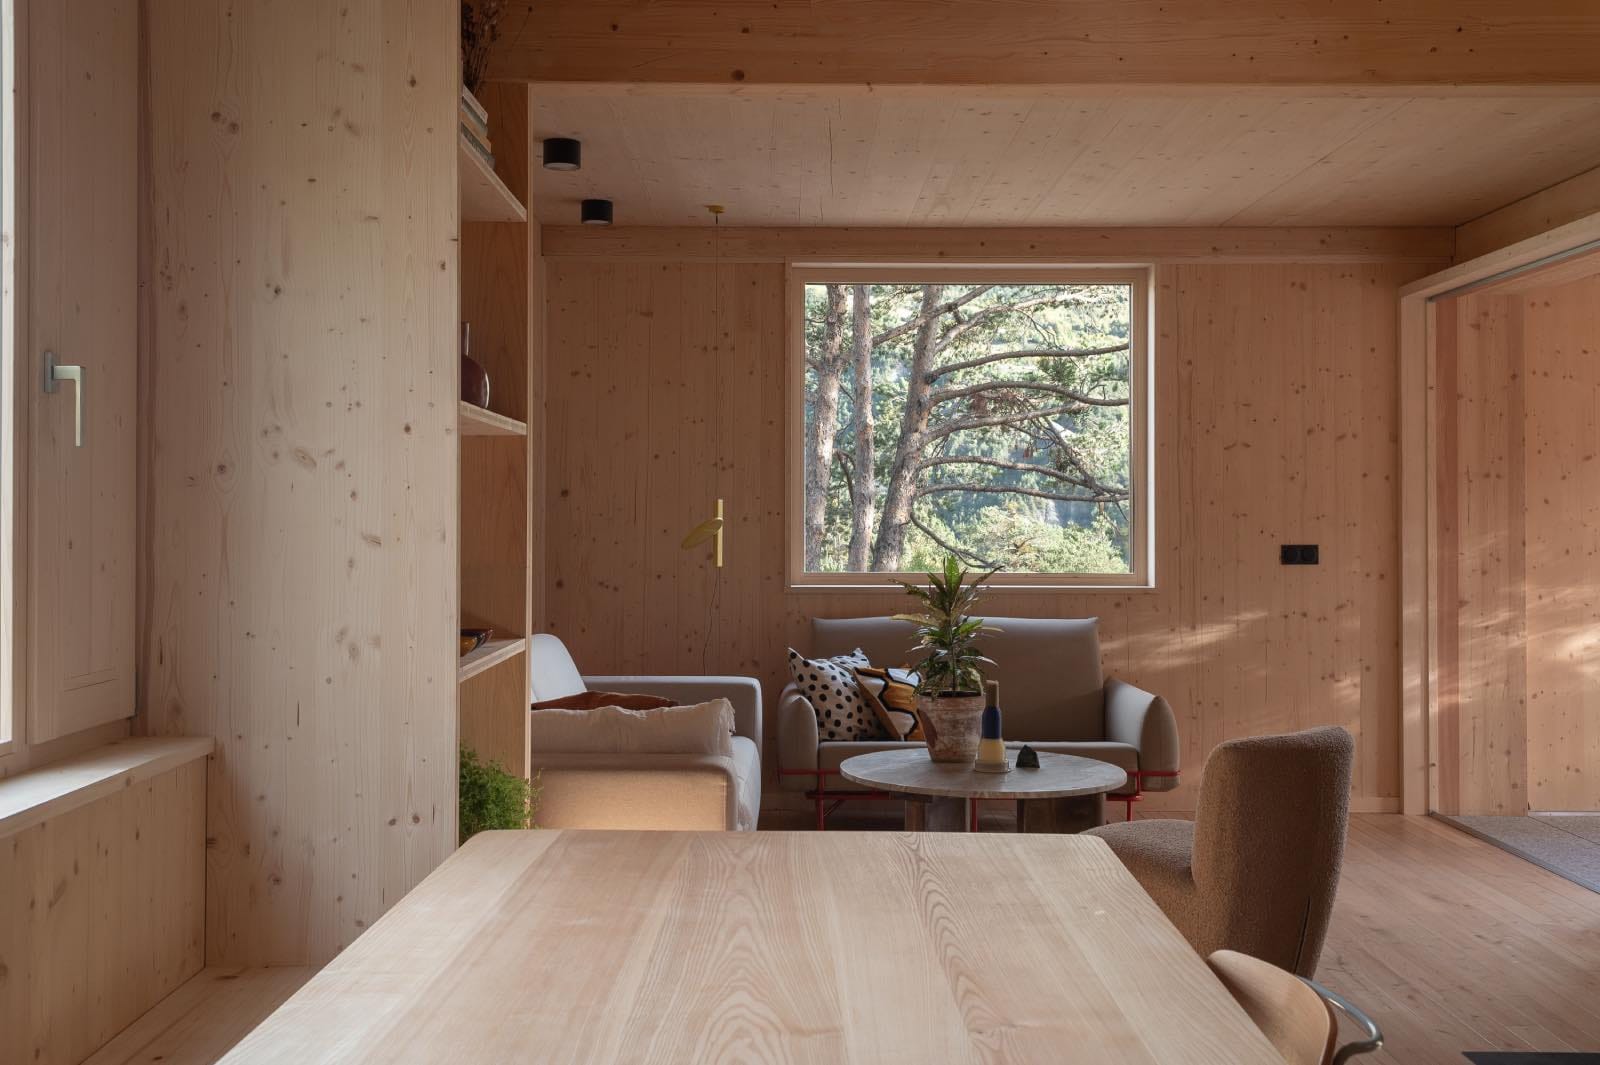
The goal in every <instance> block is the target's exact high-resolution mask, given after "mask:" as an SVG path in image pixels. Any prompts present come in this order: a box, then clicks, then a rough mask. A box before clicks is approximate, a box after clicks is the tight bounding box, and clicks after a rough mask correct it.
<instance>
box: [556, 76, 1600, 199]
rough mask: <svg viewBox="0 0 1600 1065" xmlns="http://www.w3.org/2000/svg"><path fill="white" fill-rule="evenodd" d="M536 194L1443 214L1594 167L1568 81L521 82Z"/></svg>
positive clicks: (1593, 116)
mask: <svg viewBox="0 0 1600 1065" xmlns="http://www.w3.org/2000/svg"><path fill="white" fill-rule="evenodd" d="M534 92H535V115H534V129H535V132H536V134H537V135H539V136H571V137H577V138H579V139H581V140H582V141H583V146H584V147H583V150H584V165H583V169H582V170H581V171H579V172H577V173H569V174H560V173H552V172H544V171H541V172H540V173H539V174H538V176H537V179H536V182H535V191H534V203H535V208H536V211H537V213H538V215H539V217H540V218H541V220H543V221H544V222H546V223H556V224H561V223H565V222H568V221H575V220H576V217H577V201H578V200H579V199H580V198H583V197H586V196H603V197H607V198H610V199H613V200H615V201H616V216H617V221H618V223H619V224H633V225H695V224H709V222H710V216H709V214H708V213H707V211H706V210H705V205H707V204H712V203H717V204H723V205H725V206H726V207H727V214H726V215H725V216H724V219H723V224H725V225H772V226H779V225H829V226H1124V225H1145V226H1156V225H1184V226H1213V225H1240V226H1245V225H1250V226H1277V225H1296V226H1299V225H1306V226H1344V225H1369V226H1370V225H1429V226H1433V225H1457V224H1460V223H1462V222H1466V221H1468V220H1470V219H1473V218H1476V217H1478V216H1479V215H1482V214H1484V213H1485V212H1488V211H1491V210H1493V209H1495V208H1497V207H1500V206H1502V205H1504V204H1507V203H1510V202H1511V201H1514V200H1517V199H1519V198H1521V197H1523V196H1526V195H1528V194H1530V193H1533V192H1536V191H1538V190H1540V189H1542V188H1545V187H1547V186H1549V185H1552V184H1555V183H1556V182H1559V181H1562V180H1564V179H1566V178H1569V177H1571V176H1573V175H1574V174H1578V173H1581V172H1583V171H1586V170H1589V169H1592V168H1594V167H1597V166H1600V90H1596V91H1595V92H1593V93H1589V94H1575V93H1572V92H1571V91H1570V90H1569V91H1568V92H1564V93H1560V94H1537V93H1535V94H1521V95H1516V94H1509V93H1508V94H1506V95H1503V96H1502V95H1498V94H1496V95H1472V94H1429V93H1419V94H1401V93H1378V94H1357V95H1348V94H1343V93H1338V92H1323V93H1293V94H1268V93H1263V92H1261V91H1259V90H1253V91H1239V92H1201V93H1187V94H1148V93H1142V94H1136V95H1131V96H1130V95H1113V94H1110V93H1106V92H1094V93H1083V94H1075V93H1072V92H1067V91H1062V90H1050V89H1045V88H1040V89H1033V90H1029V89H1016V88H1012V89H989V90H983V91H979V90H969V89H960V88H949V87H947V88H930V87H920V88H905V89H901V90H887V91H862V90H860V89H855V88H851V87H813V88H803V87H793V86H791V87H786V88H760V89H747V90H745V91H742V92H733V93H729V92H725V91H719V92H712V91H696V90H691V89H684V88H682V87H678V88H663V87H648V86H637V85H636V86H629V87H618V86H605V87H602V86H584V87H577V86H573V85H570V84H567V85H554V84H546V85H536V86H535V89H534Z"/></svg>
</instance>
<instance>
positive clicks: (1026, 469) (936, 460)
mask: <svg viewBox="0 0 1600 1065" xmlns="http://www.w3.org/2000/svg"><path fill="white" fill-rule="evenodd" d="M954 465H961V466H988V467H990V468H992V469H997V470H1015V471H1017V472H1018V473H1037V474H1039V475H1040V476H1041V477H1049V478H1052V479H1054V480H1057V481H1064V482H1066V483H1067V484H1071V485H1077V486H1078V487H1079V488H1087V489H1088V490H1089V491H1091V492H1099V493H1101V494H1115V493H1118V492H1121V493H1122V494H1123V495H1124V496H1126V495H1127V489H1125V488H1122V487H1120V486H1118V485H1114V484H1106V483H1105V482H1103V481H1098V480H1095V479H1094V478H1093V477H1089V475H1088V474H1087V473H1084V471H1083V470H1082V468H1081V467H1080V469H1079V472H1080V473H1084V477H1085V478H1087V479H1082V478H1078V477H1074V476H1072V475H1071V474H1070V473H1064V472H1062V471H1061V470H1058V469H1055V468H1054V467H1052V466H1039V465H1036V464H1032V463H1027V462H1007V461H1006V460H1005V459H990V458H983V457H981V456H978V455H935V456H934V457H933V458H928V459H923V460H922V463H921V465H920V466H919V467H918V469H923V470H926V469H931V468H933V467H934V466H954Z"/></svg>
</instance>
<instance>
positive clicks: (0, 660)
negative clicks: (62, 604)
mask: <svg viewBox="0 0 1600 1065" xmlns="http://www.w3.org/2000/svg"><path fill="white" fill-rule="evenodd" d="M0 22H3V23H4V33H3V35H0V40H3V44H4V47H0V107H3V108H4V109H5V114H4V115H3V116H0V130H3V134H0V233H3V234H4V239H3V240H0V435H3V439H0V515H3V516H4V518H5V520H4V521H0V766H3V764H4V762H5V760H6V759H7V758H8V756H10V755H11V754H13V753H14V752H16V751H17V750H18V748H19V746H20V745H21V744H22V743H23V742H24V732H25V724H24V719H25V717H26V715H25V714H23V713H21V712H20V710H21V708H22V706H23V700H22V693H23V692H24V691H26V688H25V686H24V685H25V682H26V678H25V677H24V676H23V675H22V666H23V663H24V662H25V661H26V658H27V656H26V655H25V654H23V643H22V640H23V637H24V634H23V631H22V630H23V625H22V612H23V605H24V602H25V600H24V595H25V594H26V589H25V588H24V587H23V585H22V577H23V574H24V572H25V565H24V563H25V562H26V558H25V556H24V555H23V545H24V538H23V530H24V529H25V528H26V527H27V526H26V521H25V519H26V515H25V514H24V505H25V501H26V492H25V491H24V490H23V488H24V486H23V484H21V483H20V481H19V478H22V477H24V476H26V471H27V453H26V447H27V440H28V434H27V431H26V430H27V423H26V411H25V407H24V405H23V402H22V396H21V395H20V393H19V391H18V389H19V386H20V384H21V366H20V361H21V360H19V359H18V357H17V352H18V346H19V344H20V343H21V342H22V341H23V338H24V337H25V336H26V333H25V330H26V329H27V322H26V321H24V320H23V317H22V311H23V308H24V307H25V306H26V304H25V302H24V301H23V300H22V299H21V298H20V296H21V294H20V293H19V292H18V290H17V285H18V282H19V274H18V271H17V253H18V247H19V246H20V245H22V244H23V243H24V241H25V239H26V235H25V234H23V233H22V232H21V231H20V228H21V223H22V214H21V212H20V211H19V209H18V204H20V203H21V202H23V201H22V200H21V195H22V193H23V191H24V190H23V187H22V181H23V177H24V171H23V168H22V167H20V166H18V165H17V164H18V161H19V160H20V158H21V155H20V152H21V147H22V141H21V139H20V134H21V127H22V124H23V123H24V122H25V120H26V115H25V113H24V109H23V107H22V105H21V101H22V95H21V94H20V93H19V92H18V89H19V84H18V76H17V65H18V60H19V59H20V55H21V53H20V51H19V48H18V41H19V40H20V39H21V38H20V33H21V31H22V30H23V28H24V26H23V24H22V23H21V21H20V20H19V19H18V4H17V3H16V0H0Z"/></svg>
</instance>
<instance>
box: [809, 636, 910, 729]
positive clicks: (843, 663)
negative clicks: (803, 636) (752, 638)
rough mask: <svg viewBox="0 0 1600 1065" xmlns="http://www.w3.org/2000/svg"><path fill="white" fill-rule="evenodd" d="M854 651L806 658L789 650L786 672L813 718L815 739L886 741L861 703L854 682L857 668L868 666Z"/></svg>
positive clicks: (868, 663) (879, 727)
mask: <svg viewBox="0 0 1600 1065" xmlns="http://www.w3.org/2000/svg"><path fill="white" fill-rule="evenodd" d="M870 665H872V663H871V662H870V661H868V659H867V656H866V655H865V654H863V653H862V652H861V649H860V648H859V647H858V648H856V649H855V650H854V651H851V652H850V653H849V654H847V655H835V656H834V657H832V658H807V657H806V656H805V655H802V654H801V653H800V652H799V651H796V650H795V649H794V648H793V647H791V648H789V672H790V673H791V674H793V675H794V682H795V685H796V686H797V687H799V689H800V694H801V695H804V696H805V697H806V701H807V702H809V703H810V704H811V709H812V712H814V713H815V714H816V715H817V735H818V736H819V737H820V738H821V739H824V740H879V739H885V738H887V737H886V736H885V735H884V732H883V727H882V726H881V725H879V724H878V718H877V715H876V714H874V713H873V712H872V710H871V708H869V707H868V706H867V704H866V703H864V702H862V700H861V688H860V686H859V685H858V684H857V682H856V674H855V671H856V669H857V667H866V666H870Z"/></svg>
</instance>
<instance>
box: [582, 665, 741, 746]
mask: <svg viewBox="0 0 1600 1065" xmlns="http://www.w3.org/2000/svg"><path fill="white" fill-rule="evenodd" d="M583 682H584V683H585V684H586V685H588V686H589V690H590V691H599V692H619V693H621V694H624V695H660V696H662V697H663V698H668V699H676V700H678V701H679V705H680V706H693V705H694V704H696V703H707V702H710V701H711V700H712V699H726V700H728V702H729V703H731V704H733V731H734V732H735V733H736V734H738V735H740V736H746V737H749V738H750V739H752V740H754V741H755V744H756V750H758V751H759V750H761V749H762V747H761V682H760V681H758V680H756V679H755V678H754V677H584V678H583Z"/></svg>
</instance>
